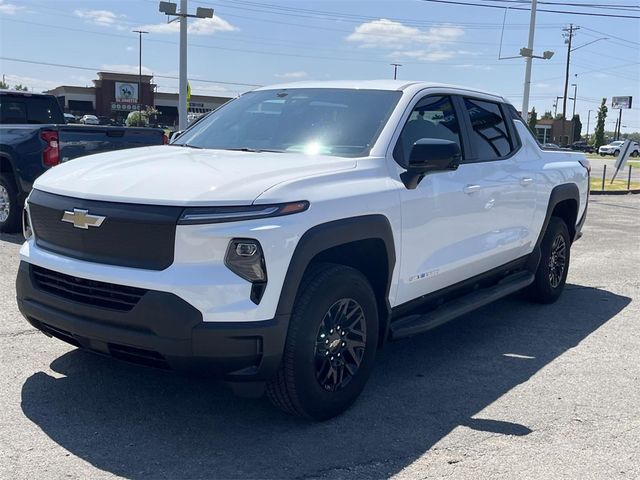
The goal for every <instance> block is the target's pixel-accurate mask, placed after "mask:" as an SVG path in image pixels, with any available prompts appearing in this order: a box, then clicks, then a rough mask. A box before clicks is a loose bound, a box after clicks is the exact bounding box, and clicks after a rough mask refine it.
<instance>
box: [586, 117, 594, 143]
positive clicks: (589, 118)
mask: <svg viewBox="0 0 640 480" xmlns="http://www.w3.org/2000/svg"><path fill="white" fill-rule="evenodd" d="M592 111H593V110H589V113H588V114H587V133H586V137H587V142H588V141H589V120H591V112H592Z"/></svg>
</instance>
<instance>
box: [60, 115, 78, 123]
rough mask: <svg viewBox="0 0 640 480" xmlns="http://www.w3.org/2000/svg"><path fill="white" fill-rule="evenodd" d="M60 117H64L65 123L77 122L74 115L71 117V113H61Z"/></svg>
mask: <svg viewBox="0 0 640 480" xmlns="http://www.w3.org/2000/svg"><path fill="white" fill-rule="evenodd" d="M62 115H63V116H64V121H65V123H77V122H78V121H77V120H76V117H75V115H72V114H71V113H63V114H62Z"/></svg>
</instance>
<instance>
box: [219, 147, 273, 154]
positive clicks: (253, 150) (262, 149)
mask: <svg viewBox="0 0 640 480" xmlns="http://www.w3.org/2000/svg"><path fill="white" fill-rule="evenodd" d="M223 150H231V151H234V152H252V153H262V152H271V153H284V150H269V149H267V148H249V147H241V148H225V149H223Z"/></svg>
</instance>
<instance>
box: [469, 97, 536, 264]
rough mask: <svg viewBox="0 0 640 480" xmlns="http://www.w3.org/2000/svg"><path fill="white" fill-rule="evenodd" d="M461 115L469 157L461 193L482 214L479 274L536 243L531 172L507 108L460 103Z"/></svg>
mask: <svg viewBox="0 0 640 480" xmlns="http://www.w3.org/2000/svg"><path fill="white" fill-rule="evenodd" d="M457 101H458V105H459V106H460V107H461V109H462V110H463V111H464V112H465V115H464V117H463V118H464V121H465V127H466V128H465V129H464V131H465V133H466V135H467V141H468V143H469V155H468V156H467V157H466V158H465V159H464V161H463V162H464V163H463V166H464V168H465V169H466V170H467V173H468V176H467V178H468V179H470V183H469V184H467V185H465V188H464V192H465V194H466V195H467V196H468V198H469V199H470V200H472V201H474V202H476V203H477V204H478V205H481V206H482V208H483V210H484V215H481V216H482V221H483V222H484V225H486V226H487V227H490V230H489V229H488V228H486V227H484V226H483V227H480V228H479V229H478V241H479V242H480V243H481V244H482V245H484V248H483V250H484V251H483V252H479V254H480V255H481V256H482V257H483V258H482V261H481V263H482V265H483V269H484V270H488V269H490V268H494V267H499V266H501V265H504V264H505V263H508V262H510V261H512V260H515V259H517V258H519V257H522V256H524V255H526V254H527V253H529V252H530V250H531V247H532V242H535V240H536V239H535V238H533V235H532V232H531V224H532V222H533V218H534V214H535V196H536V195H535V190H536V185H535V170H534V167H533V164H532V162H530V161H528V159H526V158H524V156H523V155H524V153H523V150H522V149H521V143H520V140H519V137H518V135H517V132H516V131H515V128H514V125H513V122H512V119H511V115H510V113H509V111H508V106H507V105H505V104H502V103H500V102H497V101H491V100H488V99H483V98H473V97H459V98H458V99H457Z"/></svg>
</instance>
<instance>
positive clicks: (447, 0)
mask: <svg viewBox="0 0 640 480" xmlns="http://www.w3.org/2000/svg"><path fill="white" fill-rule="evenodd" d="M421 1H423V2H431V3H446V4H450V5H464V6H465V7H484V8H500V9H504V8H505V7H503V6H501V5H489V4H482V3H465V2H457V1H454V0H421ZM510 10H522V11H525V12H528V11H530V10H531V9H530V8H522V7H511V8H510ZM538 11H539V12H546V13H560V14H565V15H566V14H569V15H586V16H589V17H611V18H640V16H636V15H616V14H613V13H593V12H573V11H569V10H547V9H543V8H540V9H538Z"/></svg>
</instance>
